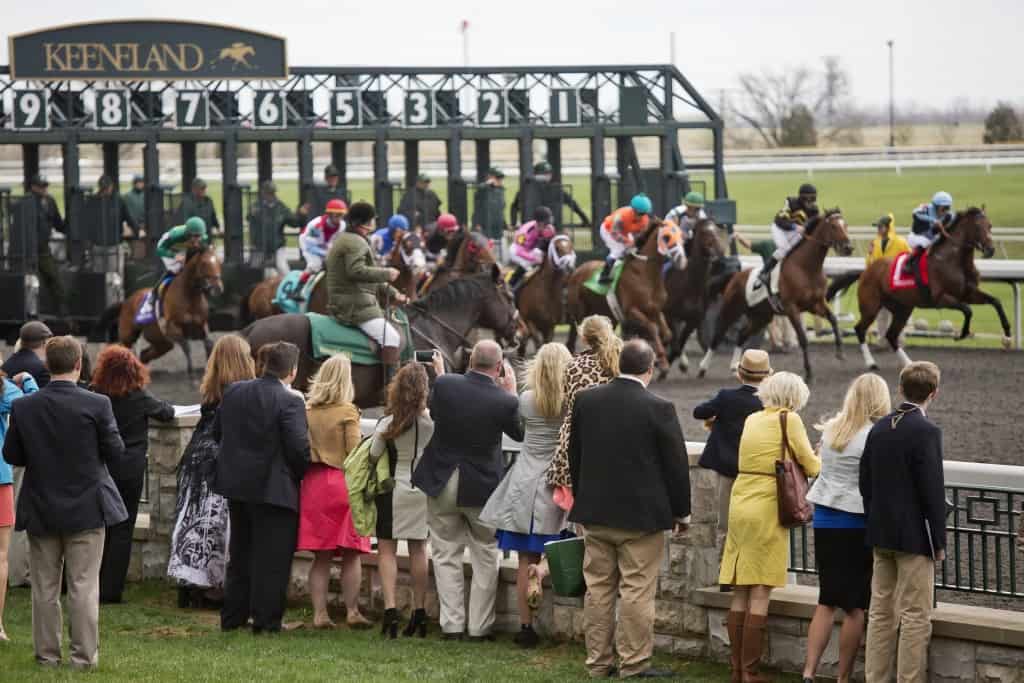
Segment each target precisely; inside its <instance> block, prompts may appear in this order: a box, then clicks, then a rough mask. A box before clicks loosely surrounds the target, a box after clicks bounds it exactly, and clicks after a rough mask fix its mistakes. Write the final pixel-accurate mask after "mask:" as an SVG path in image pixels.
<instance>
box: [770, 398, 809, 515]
mask: <svg viewBox="0 0 1024 683" xmlns="http://www.w3.org/2000/svg"><path fill="white" fill-rule="evenodd" d="M787 412H788V411H785V410H783V411H782V412H780V413H779V426H780V427H781V428H782V459H781V460H776V461H775V489H776V498H778V501H779V524H780V525H782V526H783V527H785V528H786V529H792V528H794V527H799V526H803V525H805V524H807V523H808V522H810V521H811V520H812V519H814V507H813V506H812V505H811V504H810V503H808V502H807V474H806V473H805V472H804V470H803V468H802V467H800V463H798V462H797V461H796V457H795V456H794V455H793V449H792V448H790V446H789V439H788V438H787V437H786V413H787ZM787 455H788V456H789V457H786V456H787Z"/></svg>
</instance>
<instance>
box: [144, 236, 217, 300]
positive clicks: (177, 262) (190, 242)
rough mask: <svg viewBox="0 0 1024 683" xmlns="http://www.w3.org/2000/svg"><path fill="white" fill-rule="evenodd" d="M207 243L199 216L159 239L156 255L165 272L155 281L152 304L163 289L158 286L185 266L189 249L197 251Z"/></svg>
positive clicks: (207, 239)
mask: <svg viewBox="0 0 1024 683" xmlns="http://www.w3.org/2000/svg"><path fill="white" fill-rule="evenodd" d="M209 243H210V237H209V235H208V234H207V232H206V221H204V220H203V219H202V218H200V217H199V216H192V217H191V218H189V219H188V220H187V221H185V224H184V225H179V226H177V227H174V228H171V229H170V230H168V231H167V232H165V233H164V234H163V235H162V236H161V237H160V241H159V242H157V243H156V255H157V256H159V257H160V260H161V261H163V263H164V269H165V271H166V272H164V274H163V275H161V276H160V278H159V279H158V280H157V285H156V288H155V289H154V293H153V298H154V303H155V301H156V299H157V298H159V296H160V292H161V290H162V289H164V288H163V287H161V286H160V285H161V283H163V282H164V281H168V282H169V281H170V280H171V279H172V278H173V277H174V276H175V275H177V274H178V273H180V272H181V269H182V268H183V267H184V266H185V258H186V255H187V254H188V251H189V249H199V248H201V247H203V246H206V245H207V244H209Z"/></svg>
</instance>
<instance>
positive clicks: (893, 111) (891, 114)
mask: <svg viewBox="0 0 1024 683" xmlns="http://www.w3.org/2000/svg"><path fill="white" fill-rule="evenodd" d="M892 43H893V41H891V40H890V41H887V42H886V44H887V45H888V46H889V146H890V147H895V146H896V132H895V130H894V124H895V120H896V107H895V105H894V104H893V98H892Z"/></svg>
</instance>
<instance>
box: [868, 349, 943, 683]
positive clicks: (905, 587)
mask: <svg viewBox="0 0 1024 683" xmlns="http://www.w3.org/2000/svg"><path fill="white" fill-rule="evenodd" d="M938 390H939V368H938V367H937V366H936V365H935V364H934V363H928V362H917V363H911V364H909V365H907V366H906V367H905V368H903V371H902V372H901V373H900V393H901V394H903V398H904V401H903V403H902V404H901V405H900V407H899V408H898V409H897V410H896V412H894V413H892V414H890V415H887V416H885V417H883V418H882V419H881V420H879V421H878V422H877V423H875V426H874V427H872V428H871V431H870V432H869V433H868V438H867V442H866V444H865V446H864V454H863V455H862V456H861V461H860V493H861V496H862V497H863V498H864V512H865V514H866V515H867V533H866V541H867V544H868V545H869V546H871V547H872V548H873V549H874V557H875V560H874V569H873V576H872V581H871V607H870V610H869V612H868V637H867V644H866V646H865V651H866V653H867V656H866V662H865V676H866V678H867V681H868V683H882V682H883V681H884V682H886V683H887V682H888V681H891V680H892V678H893V672H894V670H895V673H896V677H897V678H898V679H899V680H900V681H925V680H927V668H928V640H929V638H931V633H932V625H931V615H932V605H933V604H934V600H933V597H934V593H935V563H936V562H941V561H942V560H944V559H945V557H946V497H945V496H946V492H945V483H944V480H943V472H942V431H941V430H940V429H939V428H938V427H937V426H936V425H935V424H934V423H932V422H930V421H929V420H928V416H927V410H928V405H929V404H930V403H931V402H932V400H933V399H934V398H935V395H936V394H937V393H938ZM897 631H898V635H897ZM894 658H895V659H896V660H897V661H898V663H896V662H894V661H893V660H894ZM894 664H895V666H894Z"/></svg>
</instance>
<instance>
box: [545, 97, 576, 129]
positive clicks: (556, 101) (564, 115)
mask: <svg viewBox="0 0 1024 683" xmlns="http://www.w3.org/2000/svg"><path fill="white" fill-rule="evenodd" d="M548 120H549V122H550V123H551V125H552V126H578V125H580V94H579V90H576V89H569V88H554V89H552V91H551V102H550V105H549V108H548Z"/></svg>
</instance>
